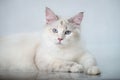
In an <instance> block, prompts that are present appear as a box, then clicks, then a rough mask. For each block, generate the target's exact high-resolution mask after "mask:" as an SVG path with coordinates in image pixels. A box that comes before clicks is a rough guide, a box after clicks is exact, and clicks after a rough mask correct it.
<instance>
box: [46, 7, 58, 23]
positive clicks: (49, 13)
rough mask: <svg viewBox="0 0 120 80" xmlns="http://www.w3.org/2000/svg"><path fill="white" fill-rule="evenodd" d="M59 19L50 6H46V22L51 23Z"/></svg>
mask: <svg viewBox="0 0 120 80" xmlns="http://www.w3.org/2000/svg"><path fill="white" fill-rule="evenodd" d="M57 20H58V17H57V15H55V13H54V12H53V11H52V10H51V9H50V8H48V7H46V24H51V23H52V22H54V21H57Z"/></svg>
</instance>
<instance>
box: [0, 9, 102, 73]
mask: <svg viewBox="0 0 120 80" xmlns="http://www.w3.org/2000/svg"><path fill="white" fill-rule="evenodd" d="M82 18H83V12H80V13H78V14H77V15H75V16H74V17H72V18H70V19H64V18H61V17H59V16H57V15H56V14H55V13H54V12H53V11H52V10H51V9H49V8H46V25H45V27H44V29H43V31H42V32H41V33H39V32H38V33H28V34H19V35H13V36H8V37H3V38H0V70H1V71H2V70H8V71H11V70H13V71H18V70H20V71H21V70H22V71H35V70H39V71H63V72H83V71H84V72H85V73H87V74H95V75H96V74H99V73H100V70H99V68H98V67H97V66H96V60H95V59H94V58H93V56H92V55H90V54H89V53H87V52H86V50H84V49H83V47H82V45H81V37H80V24H81V21H82ZM41 34H42V35H41Z"/></svg>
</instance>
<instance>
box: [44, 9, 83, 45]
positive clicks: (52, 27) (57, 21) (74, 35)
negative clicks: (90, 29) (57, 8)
mask: <svg viewBox="0 0 120 80" xmlns="http://www.w3.org/2000/svg"><path fill="white" fill-rule="evenodd" d="M82 18H83V12H79V13H78V14H77V15H75V16H73V17H71V18H69V19H63V18H60V17H59V16H57V15H56V14H55V13H54V12H53V11H52V10H51V9H50V8H47V7H46V28H45V29H46V33H47V39H48V41H49V42H50V43H52V44H55V45H58V46H66V45H67V46H69V45H71V44H75V43H76V42H77V41H79V39H80V36H79V32H80V24H81V21H82Z"/></svg>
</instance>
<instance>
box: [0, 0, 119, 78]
mask: <svg viewBox="0 0 120 80" xmlns="http://www.w3.org/2000/svg"><path fill="white" fill-rule="evenodd" d="M46 6H48V7H49V8H51V9H52V10H53V11H54V12H55V13H56V14H59V15H61V16H67V17H70V16H73V15H75V14H77V13H78V12H80V11H84V12H85V14H84V19H83V22H82V26H81V29H82V36H83V39H84V40H85V42H86V48H87V49H88V50H89V51H90V52H91V53H92V54H93V55H94V56H95V57H96V59H97V61H98V65H99V66H100V68H101V70H102V72H103V74H104V73H106V74H109V75H103V76H105V77H111V78H112V77H114V78H118V77H119V74H118V73H120V69H119V67H120V36H119V34H120V0H0V35H9V34H14V33H21V32H33V31H39V30H40V29H41V28H42V26H43V25H44V23H45V13H44V9H45V7H46Z"/></svg>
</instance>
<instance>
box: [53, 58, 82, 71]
mask: <svg viewBox="0 0 120 80" xmlns="http://www.w3.org/2000/svg"><path fill="white" fill-rule="evenodd" d="M52 68H53V71H62V72H83V66H82V65H80V64H77V63H75V62H72V61H64V60H55V61H54V62H53V63H52Z"/></svg>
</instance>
